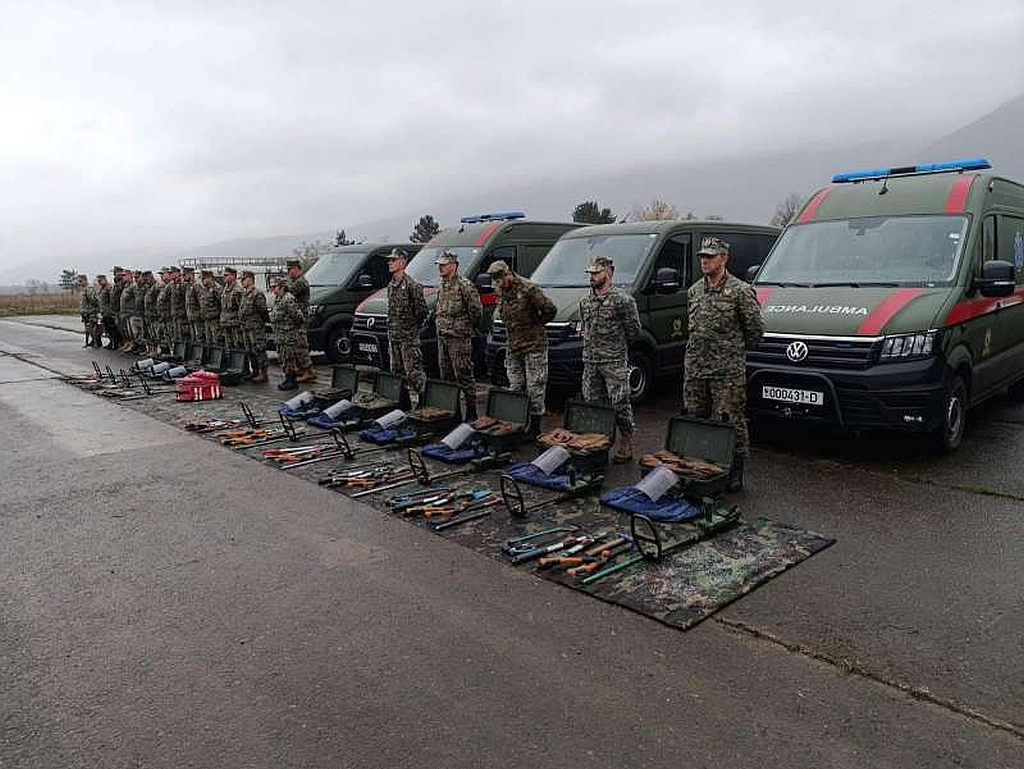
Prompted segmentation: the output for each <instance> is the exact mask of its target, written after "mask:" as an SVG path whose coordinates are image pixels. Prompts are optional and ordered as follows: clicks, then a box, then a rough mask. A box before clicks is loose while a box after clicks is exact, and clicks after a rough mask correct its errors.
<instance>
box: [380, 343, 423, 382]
mask: <svg viewBox="0 0 1024 769" xmlns="http://www.w3.org/2000/svg"><path fill="white" fill-rule="evenodd" d="M388 350H389V351H390V353H391V373H392V374H394V375H395V376H400V377H402V379H404V380H405V383H406V385H407V386H408V388H409V390H410V391H412V392H415V393H421V392H423V387H424V386H425V385H426V383H427V375H426V373H424V371H423V350H422V349H421V348H420V340H419V339H418V338H417V339H415V340H411V341H404V340H401V339H390V340H388Z"/></svg>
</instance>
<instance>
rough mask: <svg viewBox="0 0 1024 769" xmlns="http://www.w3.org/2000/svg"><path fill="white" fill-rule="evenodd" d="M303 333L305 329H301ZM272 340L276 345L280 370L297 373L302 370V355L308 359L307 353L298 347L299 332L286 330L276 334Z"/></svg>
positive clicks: (286, 372)
mask: <svg viewBox="0 0 1024 769" xmlns="http://www.w3.org/2000/svg"><path fill="white" fill-rule="evenodd" d="M302 333H303V334H305V333H306V331H305V329H302ZM274 342H275V344H276V346H277V358H278V360H279V361H280V363H281V370H282V371H283V372H284V373H285V374H286V375H287V374H298V373H299V372H300V371H302V369H303V366H301V365H300V364H301V362H302V358H303V355H305V357H306V360H309V353H307V352H305V350H303V349H302V348H300V347H299V332H298V331H288V332H286V333H284V334H277V335H276V336H275V339H274Z"/></svg>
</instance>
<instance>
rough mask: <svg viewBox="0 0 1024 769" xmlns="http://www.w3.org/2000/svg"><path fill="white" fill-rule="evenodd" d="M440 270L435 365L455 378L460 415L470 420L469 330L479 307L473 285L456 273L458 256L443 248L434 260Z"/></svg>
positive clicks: (477, 317)
mask: <svg viewBox="0 0 1024 769" xmlns="http://www.w3.org/2000/svg"><path fill="white" fill-rule="evenodd" d="M435 264H437V269H438V272H439V273H440V274H441V288H440V290H439V291H438V294H437V307H436V313H437V367H438V369H439V370H440V372H441V378H442V379H444V380H446V381H448V382H455V384H457V385H458V386H459V389H461V390H462V394H463V397H464V398H465V400H466V410H465V411H464V412H463V416H464V418H465V420H466V421H467V422H473V421H475V420H476V418H477V414H476V382H475V381H474V379H473V334H474V333H475V332H476V330H477V329H478V328H479V327H480V321H481V319H482V318H483V307H482V306H481V304H480V294H479V293H477V290H476V287H475V286H474V285H473V284H472V283H470V282H469V281H468V280H466V279H465V278H464V277H462V276H461V275H459V258H458V257H457V256H456V255H455V254H454V253H453V252H451V251H444V252H443V253H442V254H441V255H440V256H439V257H438V258H437V260H436V262H435Z"/></svg>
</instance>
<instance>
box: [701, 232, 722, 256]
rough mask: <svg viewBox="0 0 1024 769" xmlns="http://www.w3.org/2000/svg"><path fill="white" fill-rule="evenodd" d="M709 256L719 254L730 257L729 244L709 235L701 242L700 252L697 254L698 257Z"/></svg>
mask: <svg viewBox="0 0 1024 769" xmlns="http://www.w3.org/2000/svg"><path fill="white" fill-rule="evenodd" d="M702 254H707V255H709V256H718V255H719V254H725V255H726V256H728V255H729V244H728V243H726V242H725V241H724V240H722V239H721V238H716V237H715V236H714V235H709V236H708V237H706V238H704V239H703V240H702V241H701V242H700V251H698V252H697V256H701V255H702Z"/></svg>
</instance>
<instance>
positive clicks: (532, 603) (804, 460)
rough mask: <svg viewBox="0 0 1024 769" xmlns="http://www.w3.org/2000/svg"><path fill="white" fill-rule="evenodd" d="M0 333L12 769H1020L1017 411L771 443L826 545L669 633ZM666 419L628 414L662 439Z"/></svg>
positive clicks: (1020, 425)
mask: <svg viewBox="0 0 1024 769" xmlns="http://www.w3.org/2000/svg"><path fill="white" fill-rule="evenodd" d="M80 344H81V337H80V336H79V335H73V334H71V333H68V332H65V331H58V330H52V329H48V328H41V327H32V326H26V325H24V324H22V323H16V322H10V321H2V322H0V419H2V421H3V425H4V428H5V435H6V438H7V441H6V443H7V449H6V450H5V451H3V452H2V453H0V472H2V475H0V477H2V478H3V479H4V480H5V481H6V482H5V483H3V484H2V486H0V767H4V769H7V767H18V768H19V769H20V768H21V767H40V768H42V767H46V769H52V768H53V767H90V768H92V767H184V766H196V767H339V766H344V767H401V766H417V767H463V766H466V767H469V766H474V767H476V766H480V765H484V764H486V765H493V766H502V767H506V766H509V767H517V766H531V767H543V766H567V765H577V764H585V765H587V766H592V767H606V766H607V767H646V766H652V767H659V766H665V767H674V768H675V767H679V766H694V767H704V766H707V767H732V766H737V767H749V766H753V765H757V764H763V765H765V766H787V767H824V766H829V767H858V769H863V768H864V767H918V766H920V767H939V766H966V767H985V768H986V769H990V768H992V767H1019V766H1021V765H1024V654H1022V652H1024V648H1022V646H1024V640H1022V639H1024V611H1022V609H1024V606H1022V603H1024V599H1022V591H1021V585H1022V584H1024V580H1022V578H1024V565H1022V563H1021V559H1020V557H1019V553H1020V552H1021V550H1022V547H1024V522H1022V512H1024V504H1022V502H1024V478H1022V477H1021V473H1020V471H1019V470H1018V468H1019V467H1022V466H1024V405H1022V404H1020V403H1018V402H1017V401H1016V400H1014V399H1013V398H1009V397H1008V398H1007V399H1004V400H1003V401H1000V402H999V403H995V404H992V405H991V406H990V407H987V408H986V409H984V411H983V412H982V413H980V414H972V417H974V426H973V428H972V429H971V431H970V432H969V434H968V436H967V438H966V440H965V445H964V447H963V449H962V450H961V451H960V452H959V453H958V454H957V455H955V456H953V457H947V458H942V459H937V458H931V457H926V456H924V455H922V452H921V448H920V445H919V444H917V443H915V442H914V441H906V440H902V439H894V438H893V437H892V436H863V437H854V436H851V435H844V434H838V435H833V434H824V433H818V432H806V431H800V430H795V429H792V428H790V429H780V428H772V429H770V430H763V429H762V430H758V431H757V434H756V448H755V453H754V456H753V462H752V466H751V471H750V483H749V486H750V488H749V490H748V491H747V492H745V493H744V495H743V496H742V499H740V500H739V501H740V504H741V507H742V509H743V511H744V513H745V514H746V515H747V516H754V515H769V516H772V517H774V518H777V519H779V520H783V521H790V522H793V523H797V524H799V525H802V526H804V527H806V528H809V529H812V530H815V531H819V532H821V533H824V534H827V535H830V536H833V537H836V538H837V539H838V543H837V544H836V545H835V546H833V547H832V548H829V549H828V550H826V551H824V552H823V553H821V554H819V555H817V556H815V557H813V558H811V559H810V560H808V561H806V562H804V563H803V564H801V565H799V566H797V567H796V568H794V569H792V570H790V571H788V572H786V573H785V574H783V575H781V576H780V577H778V578H777V579H775V580H773V581H771V582H769V583H767V584H766V585H764V586H762V587H761V588H759V589H758V590H756V591H755V592H754V593H752V594H751V595H748V596H746V597H744V598H743V599H741V600H740V601H738V602H736V603H734V604H732V605H731V606H729V607H727V608H726V609H725V610H723V611H721V612H719V613H718V614H717V615H716V616H715V617H714V618H712V619H711V620H709V621H707V622H704V623H703V624H701V625H699V626H698V627H697V628H695V629H693V630H691V631H689V632H686V633H682V632H679V631H677V630H672V629H669V628H666V627H664V626H662V625H660V624H658V623H656V622H654V621H651V620H648V619H645V618H644V617H641V616H639V615H636V614H633V613H631V612H628V611H626V610H623V609H620V608H618V607H614V606H610V605H606V604H603V603H600V602H598V601H595V600H592V599H590V598H587V597H586V596H584V595H581V594H578V593H575V592H572V591H568V590H565V589H562V588H560V587H558V586H557V585H554V584H552V583H549V582H546V581H542V580H538V579H535V578H533V577H531V576H530V575H529V574H526V573H521V572H518V571H515V570H513V569H512V568H510V567H506V566H504V565H502V564H499V563H497V562H494V561H491V560H489V559H487V558H485V557H482V556H479V555H477V554H475V553H472V552H470V551H467V550H465V549H463V548H460V547H458V546H457V545H454V544H452V543H450V542H447V541H445V540H443V539H441V538H439V537H434V536H432V535H430V534H429V533H426V532H424V531H422V530H420V529H418V528H415V527H413V526H410V525H407V524H405V523H403V522H402V521H399V520H396V519H394V518H391V517H389V516H386V515H383V514H381V513H378V512H375V511H373V510H372V509H370V508H368V507H366V506H363V505H360V504H358V503H353V502H351V501H349V500H347V499H346V498H345V497H343V496H341V495H339V494H336V493H333V492H330V491H326V490H323V489H321V488H319V487H316V486H313V485H312V484H309V483H306V482H304V481H302V480H301V479H298V478H291V477H288V476H287V474H284V473H280V472H278V471H276V470H273V469H271V468H267V467H263V466H261V465H259V464H258V463H255V462H250V461H247V460H245V459H243V458H242V457H239V456H236V455H232V454H230V453H229V452H226V451H224V450H223V449H221V448H220V447H218V446H216V445H214V444H212V443H210V442H207V441H201V440H197V439H196V438H195V437H194V436H189V435H187V434H185V433H183V432H181V431H179V430H176V429H174V428H173V427H170V426H168V425H165V424H162V423H160V422H157V421H155V420H151V419H149V418H147V417H145V416H143V415H140V414H138V413H136V412H134V411H130V410H128V409H124V408H122V407H119V406H117V405H116V404H113V403H108V402H106V401H103V400H101V399H99V398H96V397H94V396H92V395H90V394H88V393H83V392H80V391H78V390H77V389H75V388H72V387H70V386H68V385H65V384H63V383H60V382H58V381H54V379H53V376H54V375H53V374H52V373H51V370H58V371H67V372H81V371H84V370H85V369H86V368H87V367H88V361H89V359H90V358H91V357H97V358H99V359H101V360H102V359H105V358H107V357H109V360H110V361H111V362H112V363H113V362H115V361H118V360H119V357H118V356H117V355H116V354H114V353H106V352H100V353H99V354H95V353H90V352H89V351H85V350H81V349H80ZM673 399H674V398H673V395H672V394H671V393H667V394H665V395H664V396H662V397H660V398H658V399H656V401H655V402H654V403H652V404H650V405H646V406H644V407H642V408H641V409H639V411H638V418H639V421H640V424H641V426H642V427H643V434H642V435H641V441H640V443H641V448H644V449H650V448H654V447H656V446H657V445H658V444H659V443H660V441H661V430H662V429H663V424H664V416H665V414H666V413H668V412H669V411H670V410H671V409H672V408H673V405H674V404H673Z"/></svg>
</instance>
